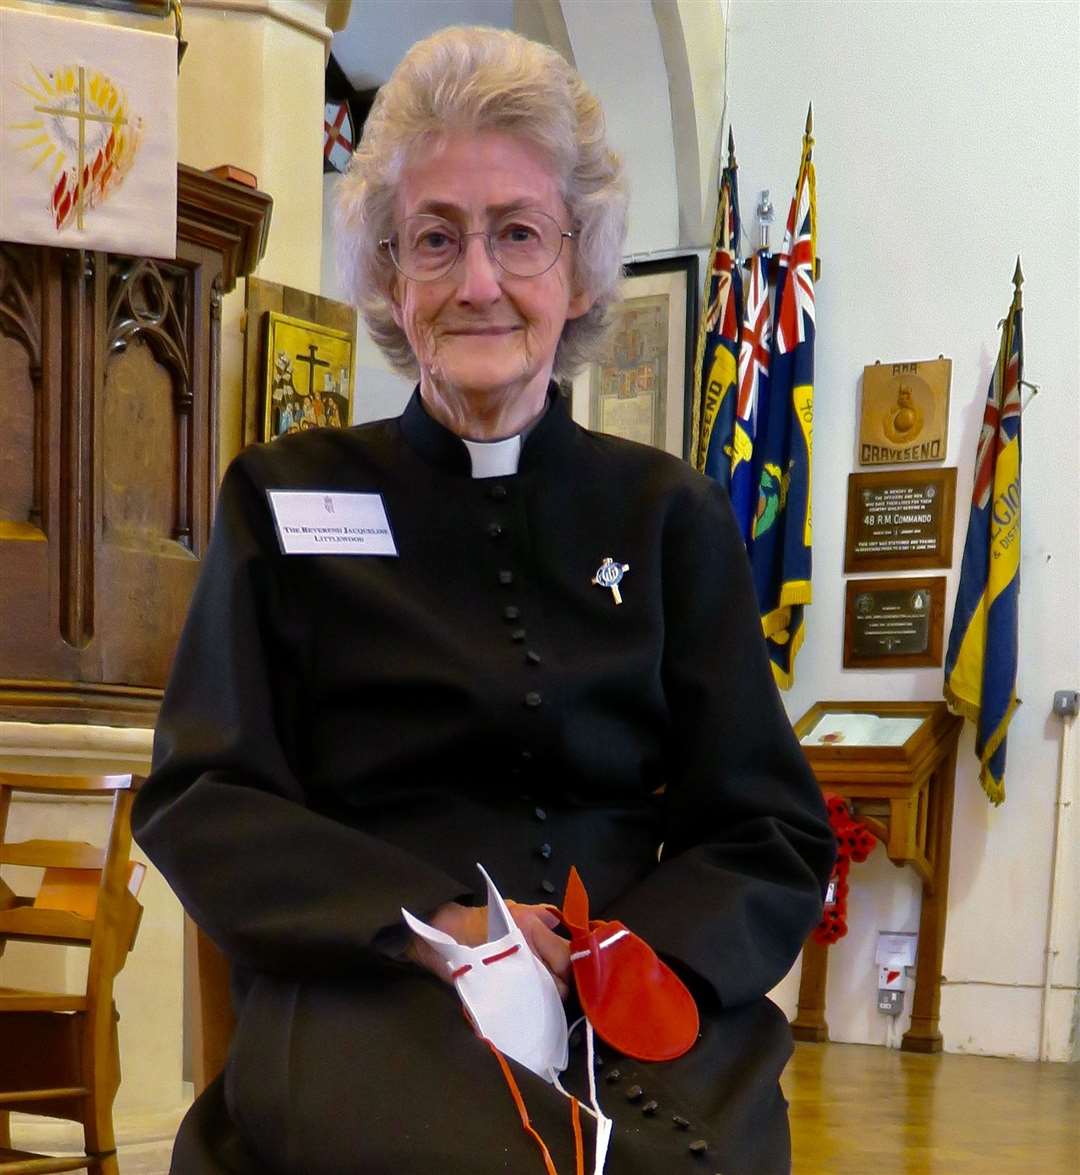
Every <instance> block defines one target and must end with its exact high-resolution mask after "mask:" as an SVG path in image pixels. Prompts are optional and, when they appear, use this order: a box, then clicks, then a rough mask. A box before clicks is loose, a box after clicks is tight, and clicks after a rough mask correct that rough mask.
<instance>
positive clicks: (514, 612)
mask: <svg viewBox="0 0 1080 1175" xmlns="http://www.w3.org/2000/svg"><path fill="white" fill-rule="evenodd" d="M503 619H504V620H520V619H521V609H520V608H519V607H517V605H516V604H507V605H506V607H505V608H504V609H503Z"/></svg>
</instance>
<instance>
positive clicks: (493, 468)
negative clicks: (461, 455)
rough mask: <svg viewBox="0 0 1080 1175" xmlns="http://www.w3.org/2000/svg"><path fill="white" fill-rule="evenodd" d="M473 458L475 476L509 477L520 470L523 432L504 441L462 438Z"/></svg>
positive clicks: (473, 473)
mask: <svg viewBox="0 0 1080 1175" xmlns="http://www.w3.org/2000/svg"><path fill="white" fill-rule="evenodd" d="M461 440H462V443H463V444H464V445H465V448H466V449H468V450H469V457H470V458H471V460H472V475H473V478H474V479H476V478H480V477H509V476H510V475H511V474H514V473H517V471H518V460H519V459H520V457H521V433H518V435H517V436H513V437H507V438H506V439H505V440H502V441H470V440H467V439H466V438H465V437H462V438H461Z"/></svg>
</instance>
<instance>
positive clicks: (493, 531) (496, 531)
mask: <svg viewBox="0 0 1080 1175" xmlns="http://www.w3.org/2000/svg"><path fill="white" fill-rule="evenodd" d="M487 532H488V538H492V539H498V538H502V527H501V526H500V525H499V524H498V523H497V522H489V523H488V524H487Z"/></svg>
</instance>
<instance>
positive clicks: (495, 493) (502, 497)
mask: <svg viewBox="0 0 1080 1175" xmlns="http://www.w3.org/2000/svg"><path fill="white" fill-rule="evenodd" d="M488 497H489V498H490V499H491V500H492V501H493V502H505V501H506V498H507V490H506V486H504V485H493V486H492V487H491V489H489V490H488Z"/></svg>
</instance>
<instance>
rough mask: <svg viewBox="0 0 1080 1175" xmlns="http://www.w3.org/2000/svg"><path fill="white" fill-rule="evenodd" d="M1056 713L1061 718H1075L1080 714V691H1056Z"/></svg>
mask: <svg viewBox="0 0 1080 1175" xmlns="http://www.w3.org/2000/svg"><path fill="white" fill-rule="evenodd" d="M1054 713H1055V714H1056V715H1057V716H1058V717H1059V718H1075V717H1076V716H1077V715H1078V714H1080V690H1074V689H1059V690H1055V691H1054Z"/></svg>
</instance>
